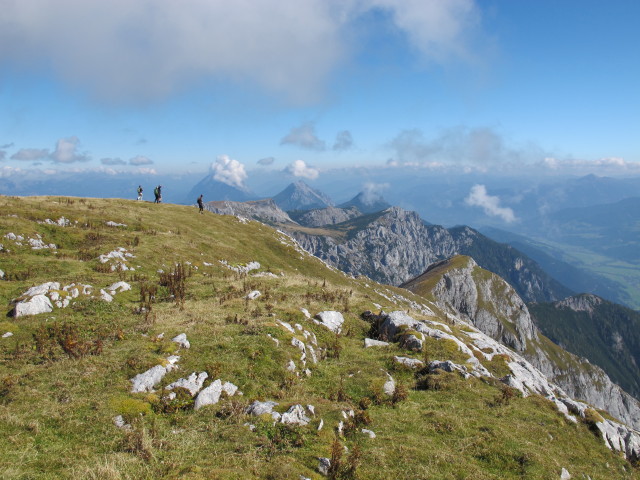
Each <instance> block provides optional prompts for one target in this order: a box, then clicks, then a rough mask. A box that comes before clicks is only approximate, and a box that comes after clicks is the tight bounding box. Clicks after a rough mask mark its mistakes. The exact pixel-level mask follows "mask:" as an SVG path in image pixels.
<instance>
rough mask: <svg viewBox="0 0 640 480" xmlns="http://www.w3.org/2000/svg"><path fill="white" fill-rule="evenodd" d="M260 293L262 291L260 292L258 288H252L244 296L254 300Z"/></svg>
mask: <svg viewBox="0 0 640 480" xmlns="http://www.w3.org/2000/svg"><path fill="white" fill-rule="evenodd" d="M260 295H262V293H260V292H259V291H258V290H253V291H251V292H249V293H248V294H247V296H246V297H244V298H246V299H247V300H255V299H256V298H258V297H259V296H260Z"/></svg>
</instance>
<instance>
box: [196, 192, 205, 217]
mask: <svg viewBox="0 0 640 480" xmlns="http://www.w3.org/2000/svg"><path fill="white" fill-rule="evenodd" d="M197 201H198V208H199V209H200V213H202V214H204V205H203V203H202V194H200V196H199V197H198V200H197Z"/></svg>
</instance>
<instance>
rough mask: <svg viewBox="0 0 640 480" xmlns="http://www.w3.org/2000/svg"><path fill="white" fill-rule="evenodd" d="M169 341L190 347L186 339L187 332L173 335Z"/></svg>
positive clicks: (183, 346)
mask: <svg viewBox="0 0 640 480" xmlns="http://www.w3.org/2000/svg"><path fill="white" fill-rule="evenodd" d="M171 341H172V342H176V343H177V344H178V345H180V346H181V347H182V348H190V347H191V343H189V340H187V334H186V333H181V334H180V335H176V336H175V337H173V338H172V339H171Z"/></svg>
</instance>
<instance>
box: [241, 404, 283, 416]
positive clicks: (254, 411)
mask: <svg viewBox="0 0 640 480" xmlns="http://www.w3.org/2000/svg"><path fill="white" fill-rule="evenodd" d="M276 405H278V403H277V402H271V401H267V402H261V401H259V400H256V401H254V402H253V403H252V404H251V405H249V406H248V407H247V409H246V410H245V413H246V414H248V415H253V416H256V417H258V416H260V415H264V414H265V413H268V414H269V415H271V416H272V417H273V419H274V420H276V421H277V420H279V419H280V414H279V413H278V412H274V411H273V407H275V406H276Z"/></svg>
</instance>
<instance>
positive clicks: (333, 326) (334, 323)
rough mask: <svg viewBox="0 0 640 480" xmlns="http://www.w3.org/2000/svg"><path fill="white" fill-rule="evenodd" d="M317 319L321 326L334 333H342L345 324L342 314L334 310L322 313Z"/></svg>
mask: <svg viewBox="0 0 640 480" xmlns="http://www.w3.org/2000/svg"><path fill="white" fill-rule="evenodd" d="M315 318H316V319H317V320H319V323H320V325H323V326H324V327H326V328H328V329H329V330H331V331H332V332H334V333H340V330H341V329H342V324H343V323H344V317H343V316H342V314H341V313H340V312H336V311H333V310H329V311H325V312H320V313H318V314H317V315H316V316H315Z"/></svg>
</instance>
